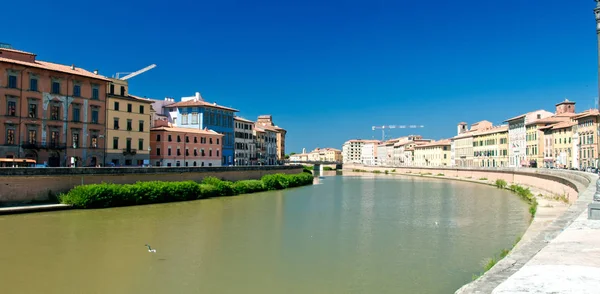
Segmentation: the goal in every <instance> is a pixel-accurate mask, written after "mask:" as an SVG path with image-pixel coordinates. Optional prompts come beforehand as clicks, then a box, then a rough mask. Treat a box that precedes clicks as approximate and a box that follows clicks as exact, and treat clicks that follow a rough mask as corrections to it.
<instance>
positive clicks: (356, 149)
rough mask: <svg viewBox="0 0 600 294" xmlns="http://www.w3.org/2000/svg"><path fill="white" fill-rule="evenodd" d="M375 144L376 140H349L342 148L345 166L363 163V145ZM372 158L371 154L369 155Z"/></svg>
mask: <svg viewBox="0 0 600 294" xmlns="http://www.w3.org/2000/svg"><path fill="white" fill-rule="evenodd" d="M372 142H377V143H379V141H378V140H360V139H355V140H349V141H346V142H345V143H344V145H343V146H342V159H343V160H344V163H345V164H353V163H354V164H361V163H362V162H363V156H362V150H363V145H364V144H365V143H372ZM371 157H372V153H371Z"/></svg>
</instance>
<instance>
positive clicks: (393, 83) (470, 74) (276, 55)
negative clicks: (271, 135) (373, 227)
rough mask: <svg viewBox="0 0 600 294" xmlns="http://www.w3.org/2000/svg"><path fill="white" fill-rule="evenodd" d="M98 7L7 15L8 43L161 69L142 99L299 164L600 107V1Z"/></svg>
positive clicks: (35, 4)
mask: <svg viewBox="0 0 600 294" xmlns="http://www.w3.org/2000/svg"><path fill="white" fill-rule="evenodd" d="M88 2H89V1H60V3H56V2H52V1H41V0H33V1H29V2H27V4H25V3H22V2H20V1H8V2H6V3H3V11H12V12H11V13H6V14H5V15H3V22H4V23H5V24H11V25H10V26H5V29H4V30H3V31H2V34H1V35H0V42H5V43H10V44H12V45H13V46H14V47H15V48H17V49H21V50H25V51H30V52H34V53H37V54H38V58H39V59H40V60H47V61H53V62H58V63H64V64H72V63H74V64H76V65H77V66H81V67H84V68H86V69H89V70H93V69H99V70H100V73H101V74H104V75H107V76H110V75H112V74H114V73H116V72H123V71H135V70H137V69H140V68H143V67H145V66H147V65H149V64H152V63H156V64H157V65H158V67H157V68H155V69H153V70H152V71H149V72H147V73H145V74H143V75H140V76H138V77H135V78H133V79H131V80H130V88H131V91H132V93H133V94H136V95H141V96H147V97H152V98H159V99H162V98H164V97H165V96H169V97H174V98H176V99H179V98H180V97H182V96H192V95H193V94H194V92H196V91H199V92H201V93H202V95H203V96H204V97H205V99H207V100H209V101H216V102H218V103H219V104H222V105H227V106H233V107H235V108H237V109H240V110H241V113H240V115H241V116H244V117H246V118H248V119H256V116H257V115H259V114H272V115H273V117H274V120H275V123H276V124H278V125H279V126H281V127H283V128H286V129H287V130H288V139H287V140H288V141H287V150H286V151H287V152H288V153H289V152H293V151H295V152H298V151H300V150H301V149H302V148H303V147H306V148H307V149H313V148H315V147H337V148H341V145H342V144H343V142H344V141H346V140H348V139H352V138H372V137H375V138H380V137H381V133H380V132H373V131H372V130H371V126H372V125H384V124H385V125H388V124H423V125H425V126H426V128H425V129H422V131H420V133H421V134H422V135H424V136H425V137H428V138H433V139H440V138H446V137H450V136H453V135H454V133H455V130H456V124H457V123H458V122H460V121H466V122H468V123H473V122H476V121H479V120H483V119H486V120H489V121H492V122H494V123H495V124H496V123H501V122H502V121H503V120H504V119H506V118H509V117H512V116H515V115H518V114H521V113H524V112H527V111H530V110H535V109H541V108H543V109H546V110H550V111H552V110H553V108H554V104H555V103H557V102H559V101H561V100H562V99H564V98H569V99H570V100H574V101H576V102H577V106H576V107H577V108H578V109H579V110H583V109H587V108H591V107H594V99H595V97H597V54H596V52H597V51H596V50H597V47H596V46H597V45H596V32H595V21H594V15H593V12H592V9H593V8H594V6H595V2H594V1H592V0H578V1H574V0H570V1H565V0H545V1H523V0H502V1H481V0H455V1H421V0H396V1H391V0H372V1H367V0H330V1H322V0H287V1H276V0H268V1H267V0H255V1H234V0H220V1H203V0H199V1H179V0H171V1H167V2H165V1H158V0H148V1H127V2H128V3H124V2H125V1H114V0H111V1H102V2H89V3H88ZM122 2H123V3H122ZM111 5H114V8H113V9H111V8H110V7H111ZM408 133H409V132H407V131H404V132H403V131H393V132H390V134H391V135H393V136H396V137H397V136H402V135H407V134H408ZM413 133H414V132H413Z"/></svg>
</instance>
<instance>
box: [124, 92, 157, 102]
mask: <svg viewBox="0 0 600 294" xmlns="http://www.w3.org/2000/svg"><path fill="white" fill-rule="evenodd" d="M128 96H129V98H132V99H135V100H139V101H140V102H147V103H154V100H152V99H148V98H142V97H139V96H135V95H131V94H130V95H128Z"/></svg>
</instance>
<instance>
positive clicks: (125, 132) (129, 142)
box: [106, 79, 154, 166]
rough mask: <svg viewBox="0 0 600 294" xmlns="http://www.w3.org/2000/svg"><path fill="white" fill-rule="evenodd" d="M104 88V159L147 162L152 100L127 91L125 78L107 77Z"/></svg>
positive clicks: (119, 162)
mask: <svg viewBox="0 0 600 294" xmlns="http://www.w3.org/2000/svg"><path fill="white" fill-rule="evenodd" d="M106 91H107V93H106V99H107V106H106V108H107V126H106V138H107V140H108V146H107V148H106V163H107V164H110V165H114V166H121V165H124V166H133V165H136V166H141V165H147V164H150V150H149V148H150V125H151V121H150V120H151V118H152V116H151V114H150V110H151V109H152V103H153V102H154V101H153V100H150V99H145V98H140V97H137V96H133V95H130V94H129V86H128V83H127V81H126V80H119V79H110V83H108V85H107V89H106Z"/></svg>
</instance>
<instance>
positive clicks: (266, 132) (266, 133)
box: [253, 124, 277, 165]
mask: <svg viewBox="0 0 600 294" xmlns="http://www.w3.org/2000/svg"><path fill="white" fill-rule="evenodd" d="M253 134H254V136H255V138H256V141H255V144H256V158H257V164H258V165H275V164H277V132H276V131H275V130H272V129H265V128H263V127H262V126H258V125H257V124H255V125H254V131H253Z"/></svg>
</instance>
